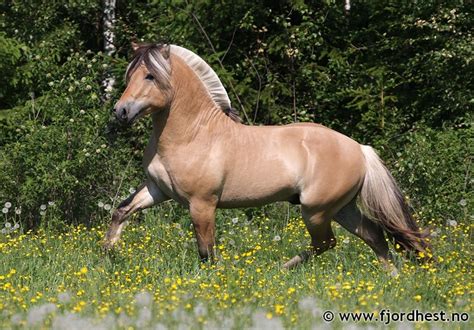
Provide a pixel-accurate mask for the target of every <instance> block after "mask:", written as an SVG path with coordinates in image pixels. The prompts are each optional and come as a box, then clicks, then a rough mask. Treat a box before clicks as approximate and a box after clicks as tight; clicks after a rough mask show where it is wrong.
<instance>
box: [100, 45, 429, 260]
mask: <svg viewBox="0 0 474 330" xmlns="http://www.w3.org/2000/svg"><path fill="white" fill-rule="evenodd" d="M133 48H134V51H135V54H134V57H133V59H132V61H131V63H130V64H129V66H128V68H127V72H126V80H127V84H128V85H127V88H126V89H125V92H124V93H123V95H122V97H121V98H120V100H119V101H118V102H117V104H116V105H115V108H114V109H113V111H114V113H115V115H116V117H117V119H118V120H119V121H121V122H123V123H127V124H132V123H133V122H134V121H135V120H137V119H138V118H141V117H143V116H145V115H151V116H152V119H153V133H152V135H151V138H150V141H149V143H148V146H147V148H146V151H145V154H144V157H143V165H144V168H145V171H146V173H147V178H148V179H147V180H146V181H145V182H144V183H143V184H142V185H141V186H140V187H139V188H138V189H137V190H136V192H135V193H134V194H132V195H131V196H129V197H128V198H127V199H126V200H125V201H123V202H122V203H121V204H120V205H119V206H118V208H117V210H115V212H114V214H113V216H112V223H111V225H110V228H109V230H108V232H107V235H106V242H105V247H106V248H112V246H113V245H114V244H115V243H116V242H117V240H118V239H119V236H120V233H121V231H122V229H123V226H124V221H125V219H127V217H129V216H130V215H131V214H132V213H134V212H136V211H138V210H142V209H145V208H148V207H150V206H152V205H155V204H158V203H161V202H163V201H166V200H169V199H173V200H175V201H177V202H178V203H180V204H182V205H184V206H185V207H187V208H188V209H189V212H190V214H191V219H192V223H193V226H194V231H195V235H196V239H197V245H198V250H199V256H200V257H201V259H202V260H207V259H208V258H209V257H212V256H213V251H214V249H213V246H214V242H215V211H216V208H236V207H249V206H258V205H263V204H266V203H272V202H276V201H288V202H290V203H295V204H301V212H302V216H303V220H304V223H305V225H306V227H307V230H308V232H309V234H310V235H311V250H308V251H303V252H302V253H301V254H299V255H297V256H295V257H294V258H293V259H291V260H289V261H288V262H287V263H285V264H284V265H283V266H284V267H285V268H291V267H294V266H296V265H297V264H299V263H302V262H304V261H306V260H307V259H308V258H309V257H310V256H312V255H319V254H321V253H323V252H324V251H327V250H328V249H331V248H333V247H334V246H335V245H336V240H335V237H334V234H333V231H332V229H331V221H332V220H333V219H334V220H335V221H337V222H338V223H339V224H340V225H341V226H342V227H344V228H345V229H347V230H348V231H349V232H351V233H353V234H354V235H356V236H358V237H360V238H361V239H362V240H363V241H364V242H365V243H367V244H368V245H369V246H370V247H371V248H372V250H373V251H374V252H375V254H376V255H377V257H378V259H379V260H380V261H381V262H382V263H383V264H384V265H387V266H388V265H390V263H389V260H390V259H391V255H390V252H389V247H388V244H387V241H386V239H385V237H384V231H385V232H386V233H387V235H388V236H389V237H391V238H392V239H393V241H394V243H396V244H397V246H400V247H401V248H402V249H404V250H406V251H411V252H415V254H417V253H420V252H424V251H425V250H426V248H427V246H428V245H427V242H426V240H425V238H424V237H425V236H424V234H423V233H422V232H421V231H420V229H419V228H418V226H417V224H416V223H415V221H414V220H413V218H412V216H411V214H410V209H409V207H408V205H407V204H406V203H405V201H404V198H403V195H402V193H401V191H400V189H399V188H398V187H397V185H396V183H395V181H394V179H393V177H392V176H391V174H390V173H389V172H388V171H387V169H386V168H385V166H384V165H383V164H382V162H381V160H380V159H379V157H378V156H377V154H376V153H375V152H374V150H373V149H372V148H371V147H369V146H365V145H360V144H359V143H357V142H355V141H354V140H352V139H350V138H348V137H347V136H345V135H342V134H340V133H338V132H335V131H333V130H331V129H329V128H326V127H324V126H321V125H317V124H310V123H297V124H291V125H286V126H247V125H243V124H241V123H240V120H239V117H238V116H237V115H236V113H235V112H234V111H233V110H232V108H231V104H230V100H229V97H228V95H227V93H226V91H225V89H224V87H223V85H222V83H221V81H220V80H219V78H218V76H217V75H216V73H215V72H214V71H213V70H212V69H211V67H210V66H209V65H208V64H207V63H206V62H205V61H204V60H202V59H201V58H200V57H199V56H197V55H196V54H194V53H193V52H191V51H189V50H187V49H185V48H182V47H179V46H175V45H162V44H139V45H136V44H134V45H133ZM357 197H359V199H360V205H361V208H360V209H359V207H358V205H357V204H356V199H357Z"/></svg>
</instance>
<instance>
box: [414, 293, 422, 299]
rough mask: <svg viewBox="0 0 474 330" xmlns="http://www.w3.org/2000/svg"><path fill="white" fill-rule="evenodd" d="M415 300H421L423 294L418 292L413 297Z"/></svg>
mask: <svg viewBox="0 0 474 330" xmlns="http://www.w3.org/2000/svg"><path fill="white" fill-rule="evenodd" d="M413 299H415V301H420V300H421V295H419V294H417V295H416V296H414V297H413Z"/></svg>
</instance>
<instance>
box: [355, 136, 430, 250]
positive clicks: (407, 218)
mask: <svg viewBox="0 0 474 330" xmlns="http://www.w3.org/2000/svg"><path fill="white" fill-rule="evenodd" d="M361 148H362V152H363V154H364V156H365V160H366V174H365V179H364V184H363V185H362V188H361V192H360V195H359V196H360V201H361V209H362V212H363V213H364V215H365V216H367V217H368V218H369V219H371V220H372V221H374V222H377V223H379V224H381V226H382V227H383V228H384V229H385V231H386V232H387V234H388V235H389V236H391V237H392V238H393V240H394V243H395V246H396V247H397V248H398V246H399V247H400V248H401V249H403V250H406V251H412V252H415V253H416V254H417V255H418V257H422V259H425V258H427V254H426V249H427V248H428V247H429V245H428V242H427V241H426V239H425V238H426V236H427V232H423V231H420V228H419V227H418V225H417V224H416V222H415V220H414V219H413V217H412V215H411V209H410V206H409V205H408V204H407V203H406V202H405V198H404V197H403V194H402V192H401V190H400V188H399V187H398V185H397V183H396V181H395V179H394V178H393V176H392V175H391V174H390V172H389V171H388V169H387V168H386V167H385V165H384V164H383V163H382V161H381V160H380V158H379V156H378V155H377V154H376V152H375V151H374V149H372V148H371V147H369V146H364V145H362V146H361ZM397 244H398V246H397Z"/></svg>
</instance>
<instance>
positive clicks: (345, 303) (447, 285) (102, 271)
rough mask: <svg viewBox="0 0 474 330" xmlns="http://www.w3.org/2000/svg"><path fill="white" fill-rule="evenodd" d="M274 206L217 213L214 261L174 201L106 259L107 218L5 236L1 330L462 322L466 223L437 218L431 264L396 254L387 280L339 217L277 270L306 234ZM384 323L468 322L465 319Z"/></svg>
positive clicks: (468, 288) (138, 225) (291, 215)
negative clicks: (314, 250) (388, 317)
mask: <svg viewBox="0 0 474 330" xmlns="http://www.w3.org/2000/svg"><path fill="white" fill-rule="evenodd" d="M274 209H276V210H277V211H278V212H270V213H271V214H272V215H271V216H270V215H268V216H263V215H262V214H260V215H255V212H254V216H253V217H252V219H250V220H249V218H250V217H249V212H247V213H244V211H239V210H237V211H221V212H219V215H218V221H217V223H218V227H217V230H218V244H217V249H218V255H219V261H218V262H217V263H216V264H201V263H200V262H199V261H198V257H197V252H196V251H197V250H196V246H195V240H194V238H193V233H192V229H191V228H190V222H189V220H188V217H187V216H186V213H185V212H183V210H181V209H180V208H177V207H176V206H175V205H171V204H169V205H165V206H163V207H159V208H156V209H154V210H150V211H149V212H148V213H147V214H146V215H143V216H140V217H138V218H136V219H132V221H131V223H130V224H129V226H128V227H127V229H126V230H125V232H124V234H123V236H122V240H121V242H120V244H119V246H118V248H117V250H116V251H114V252H113V253H111V254H106V253H105V252H103V251H102V249H101V242H102V240H103V235H104V232H105V229H106V224H105V222H108V216H107V214H104V224H103V225H99V226H95V227H91V228H86V227H84V226H76V227H68V228H63V230H61V231H60V230H58V229H57V228H43V229H41V230H39V231H38V232H35V233H31V232H30V233H25V234H20V233H19V232H18V231H16V232H12V233H10V234H5V233H4V234H2V235H0V260H1V262H0V328H2V329H3V328H23V327H27V328H44V327H53V328H56V329H74V328H76V329H90V328H94V327H96V328H105V329H113V328H139V329H142V328H151V329H165V328H171V329H175V328H179V329H187V328H191V329H201V328H202V329H210V328H218V329H231V328H232V329H241V328H251V327H253V328H255V329H269V328H271V329H272V330H275V329H279V328H282V327H285V328H297V329H312V328H317V329H319V328H325V327H332V326H335V327H347V326H358V327H365V326H367V325H368V324H370V325H372V326H376V327H380V326H382V325H383V322H380V321H379V322H369V323H366V322H362V321H360V322H355V321H352V322H346V323H342V322H340V321H337V320H338V317H339V316H338V314H337V313H338V312H374V313H375V314H374V317H379V316H380V315H379V314H378V312H379V311H380V310H382V309H385V310H386V311H388V310H389V311H390V312H391V313H394V312H410V311H411V310H412V309H418V310H419V311H423V312H439V311H446V312H447V313H449V312H458V313H464V314H462V316H463V317H466V315H468V314H469V313H470V312H471V311H472V307H473V301H472V291H473V285H472V282H473V281H472V234H471V232H472V225H470V224H468V225H466V224H463V223H461V221H459V223H456V222H454V221H451V222H449V223H448V224H446V225H445V226H441V227H440V226H438V225H434V223H436V222H439V221H437V220H436V219H434V221H433V237H432V239H431V240H432V244H433V247H434V251H435V254H436V256H437V258H438V262H437V263H436V264H428V265H421V266H420V265H416V264H414V263H411V262H407V261H403V260H402V259H400V260H399V262H400V265H399V267H400V275H399V276H398V277H392V276H390V274H388V273H386V272H384V271H383V270H382V269H381V267H379V265H378V263H377V261H376V259H375V257H374V254H373V253H372V251H371V250H370V249H369V247H368V246H366V245H365V244H363V243H362V242H361V241H359V240H358V239H357V238H356V237H354V236H352V235H350V234H349V233H347V232H346V231H345V230H343V229H342V228H340V227H338V226H337V225H335V224H334V228H335V231H336V237H337V240H338V245H337V247H336V248H335V249H334V250H332V251H330V252H327V253H325V254H324V255H322V256H320V257H318V258H315V259H313V260H312V261H311V262H310V263H308V264H306V265H304V266H302V267H299V268H297V269H295V270H292V271H283V270H282V269H281V265H282V263H283V262H284V261H286V260H288V259H289V258H290V257H292V256H293V255H295V254H296V253H297V252H299V251H300V250H302V249H304V248H305V246H306V244H308V242H309V238H308V235H307V234H306V232H305V229H304V225H303V223H302V221H301V219H300V218H298V217H297V216H295V215H296V214H297V213H296V212H295V209H293V208H288V207H287V206H286V205H283V204H282V205H278V206H276V207H274ZM45 217H47V213H46V215H45ZM7 220H8V219H7ZM50 220H51V221H50V222H52V219H50ZM12 224H13V223H12ZM11 228H13V227H11ZM326 310H331V311H333V312H334V313H335V321H334V322H333V323H326V322H324V321H323V319H322V314H323V313H324V311H326ZM447 315H448V317H449V314H447ZM391 325H392V326H393V327H394V328H403V329H406V328H411V327H413V328H433V327H442V328H450V329H451V328H465V329H468V328H472V321H470V322H458V323H443V322H418V323H410V322H403V323H401V322H392V323H391Z"/></svg>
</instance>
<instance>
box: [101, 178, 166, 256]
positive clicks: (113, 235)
mask: <svg viewBox="0 0 474 330" xmlns="http://www.w3.org/2000/svg"><path fill="white" fill-rule="evenodd" d="M168 199H169V198H168V197H167V196H165V195H164V194H163V193H162V192H161V190H160V189H159V188H158V187H157V186H156V185H155V184H154V183H152V182H150V181H145V182H144V183H143V184H142V185H141V186H140V187H139V188H138V189H137V191H136V192H135V193H133V194H132V195H130V196H129V197H128V198H127V199H126V200H124V201H123V202H121V203H120V204H119V206H118V207H117V209H116V210H115V211H114V213H113V215H112V222H111V224H110V226H109V229H108V230H107V234H106V235H105V243H104V248H106V249H111V248H112V247H113V246H114V244H115V243H116V242H117V241H118V240H119V238H120V234H121V233H122V230H123V227H124V225H125V220H126V219H127V218H128V217H129V216H130V215H132V214H133V213H135V212H136V211H139V210H143V209H146V208H148V207H150V206H152V205H155V204H157V203H161V202H163V201H165V200H168Z"/></svg>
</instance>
